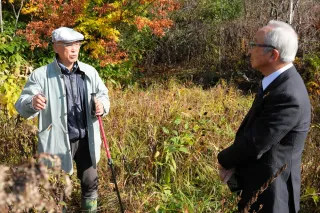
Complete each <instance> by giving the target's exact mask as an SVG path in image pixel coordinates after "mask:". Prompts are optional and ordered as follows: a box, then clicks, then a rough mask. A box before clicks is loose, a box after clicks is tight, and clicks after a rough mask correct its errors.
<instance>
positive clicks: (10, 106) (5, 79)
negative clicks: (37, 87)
mask: <svg viewBox="0 0 320 213" xmlns="http://www.w3.org/2000/svg"><path fill="white" fill-rule="evenodd" d="M0 83H1V84H0V85H1V86H0V106H1V108H5V109H6V111H7V113H8V116H9V117H12V116H13V115H16V114H17V112H16V110H15V108H14V104H15V102H16V101H17V100H18V98H19V95H20V92H21V87H20V86H19V85H22V84H24V80H23V79H21V78H18V77H16V76H14V75H9V76H5V75H2V76H1V78H0Z"/></svg>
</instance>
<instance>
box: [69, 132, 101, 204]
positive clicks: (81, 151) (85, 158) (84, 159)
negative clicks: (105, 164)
mask: <svg viewBox="0 0 320 213" xmlns="http://www.w3.org/2000/svg"><path fill="white" fill-rule="evenodd" d="M70 145H71V154H72V158H73V159H74V161H75V162H76V166H77V177H78V178H79V180H80V182H81V193H82V197H83V198H92V199H94V198H97V197H98V173H97V169H96V168H93V166H92V161H91V157H90V151H89V143H88V139H87V137H85V138H83V139H80V140H76V141H74V142H70Z"/></svg>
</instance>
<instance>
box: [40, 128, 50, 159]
mask: <svg viewBox="0 0 320 213" xmlns="http://www.w3.org/2000/svg"><path fill="white" fill-rule="evenodd" d="M52 127H53V125H52V124H50V125H49V126H48V127H47V128H46V129H45V130H42V131H41V132H39V133H38V152H39V153H42V152H49V153H50V151H51V150H48V148H49V146H48V145H49V144H50V141H49V140H50V136H51V132H52Z"/></svg>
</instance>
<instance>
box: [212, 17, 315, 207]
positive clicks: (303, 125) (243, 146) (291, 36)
mask: <svg viewBox="0 0 320 213" xmlns="http://www.w3.org/2000/svg"><path fill="white" fill-rule="evenodd" d="M250 46H251V47H250V51H249V53H250V54H251V65H252V67H253V68H254V69H256V70H258V71H260V72H261V73H262V74H263V75H264V78H263V80H262V88H261V91H260V92H258V93H257V96H256V98H255V100H254V102H253V104H252V107H251V109H250V111H249V112H248V114H247V115H246V117H245V119H244V120H243V122H242V123H241V125H240V127H239V129H238V131H237V134H236V137H235V140H234V143H233V144H232V145H231V146H229V147H227V148H226V149H224V150H222V151H221V152H220V153H219V154H218V161H219V171H220V177H221V179H222V180H223V181H224V182H227V181H228V180H227V179H228V178H229V176H230V174H232V173H233V175H235V174H236V176H237V178H238V183H239V186H240V189H241V190H242V192H241V193H240V194H241V200H240V201H239V203H238V209H239V211H242V210H243V209H244V208H245V206H246V204H247V203H248V202H249V200H250V199H251V198H252V197H253V196H254V195H255V194H256V192H257V190H259V188H260V187H261V186H262V185H263V184H264V183H266V182H267V180H268V179H270V178H271V177H272V176H274V175H275V173H276V172H277V171H278V170H279V169H280V168H281V167H282V166H283V165H285V164H286V165H287V168H286V169H285V170H284V171H283V172H282V173H281V174H280V175H279V176H278V177H277V178H276V179H275V180H274V182H273V183H272V184H271V185H270V186H269V187H268V188H267V189H266V190H265V191H263V193H262V194H261V195H259V197H258V199H257V201H256V202H255V203H254V204H253V205H252V206H251V210H250V212H253V211H258V209H259V206H260V205H262V209H261V210H260V211H259V213H297V212H298V211H299V209H300V204H299V203H300V185H301V177H300V176H301V175H300V173H301V172H300V164H301V155H302V151H303V148H304V141H305V139H306V137H307V133H308V130H309V126H310V119H311V118H310V117H311V106H310V101H309V97H308V93H307V90H306V88H305V85H304V82H303V80H302V79H301V77H300V75H299V74H298V72H297V70H296V69H295V67H294V66H293V64H292V61H293V60H294V58H295V55H296V52H297V49H298V38H297V34H296V32H295V31H294V30H293V28H292V27H291V26H290V25H288V24H286V23H284V22H280V21H270V22H269V23H268V25H267V26H264V27H262V28H261V29H259V30H258V32H257V33H256V35H255V37H254V42H251V43H250Z"/></svg>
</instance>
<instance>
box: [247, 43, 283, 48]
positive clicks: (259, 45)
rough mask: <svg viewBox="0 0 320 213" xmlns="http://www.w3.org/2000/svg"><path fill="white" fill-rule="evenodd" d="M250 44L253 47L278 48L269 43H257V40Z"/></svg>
mask: <svg viewBox="0 0 320 213" xmlns="http://www.w3.org/2000/svg"><path fill="white" fill-rule="evenodd" d="M249 46H250V48H252V47H269V48H272V49H277V48H275V47H274V46H272V45H269V44H257V43H255V42H250V43H249Z"/></svg>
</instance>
